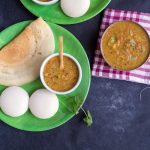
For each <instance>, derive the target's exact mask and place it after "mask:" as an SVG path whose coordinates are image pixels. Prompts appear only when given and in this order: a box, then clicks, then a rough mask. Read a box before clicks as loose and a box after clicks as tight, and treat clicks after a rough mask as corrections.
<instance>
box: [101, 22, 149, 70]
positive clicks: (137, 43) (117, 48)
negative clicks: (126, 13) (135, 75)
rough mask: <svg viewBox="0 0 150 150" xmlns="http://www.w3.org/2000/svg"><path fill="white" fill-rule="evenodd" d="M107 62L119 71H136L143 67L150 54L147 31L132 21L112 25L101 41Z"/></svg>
mask: <svg viewBox="0 0 150 150" xmlns="http://www.w3.org/2000/svg"><path fill="white" fill-rule="evenodd" d="M101 51H102V55H103V57H104V59H105V61H106V62H107V63H108V64H109V65H110V66H112V67H113V68H116V69H118V70H134V69H136V68H138V67H140V66H141V65H143V64H144V63H145V62H146V61H147V59H148V58H149V54H150V38H149V35H148V34H147V32H146V31H145V29H144V28H143V27H142V26H140V25H139V24H137V23H135V22H132V21H119V22H115V23H113V24H112V25H110V26H109V27H108V28H107V29H106V31H105V32H104V34H103V36H102V39H101Z"/></svg>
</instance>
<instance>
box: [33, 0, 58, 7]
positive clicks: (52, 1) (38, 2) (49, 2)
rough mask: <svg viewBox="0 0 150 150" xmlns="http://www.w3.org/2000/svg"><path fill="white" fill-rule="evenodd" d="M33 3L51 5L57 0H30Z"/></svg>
mask: <svg viewBox="0 0 150 150" xmlns="http://www.w3.org/2000/svg"><path fill="white" fill-rule="evenodd" d="M32 1H33V2H34V3H36V4H39V5H45V6H47V5H52V4H55V3H56V2H58V1H59V0H51V1H48V2H42V1H40V0H32Z"/></svg>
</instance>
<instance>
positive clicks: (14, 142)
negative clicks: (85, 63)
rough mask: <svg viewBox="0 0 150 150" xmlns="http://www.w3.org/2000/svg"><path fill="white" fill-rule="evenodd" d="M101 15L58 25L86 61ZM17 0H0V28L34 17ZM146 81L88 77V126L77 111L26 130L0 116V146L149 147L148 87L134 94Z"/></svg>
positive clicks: (133, 4)
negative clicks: (49, 125) (54, 124)
mask: <svg viewBox="0 0 150 150" xmlns="http://www.w3.org/2000/svg"><path fill="white" fill-rule="evenodd" d="M109 7H110V8H116V9H126V10H137V11H143V12H148V13H150V1H149V0H112V2H111V4H110V5H109ZM101 17H102V15H101V14H100V15H98V16H96V17H95V18H93V19H91V20H89V21H87V22H85V23H81V24H78V25H72V26H64V27H65V28H67V29H68V30H70V31H71V32H72V33H73V34H74V35H75V36H76V37H77V38H78V39H79V40H80V41H81V43H82V44H83V46H84V48H85V49H86V52H87V54H88V57H89V60H90V62H91V63H92V60H93V55H94V49H95V45H96V39H97V35H98V29H99V23H100V22H101ZM35 18H36V17H35V16H33V15H31V14H30V13H29V12H28V11H27V10H26V9H25V8H24V7H23V6H22V5H21V3H20V1H19V0H1V1H0V30H3V29H5V28H6V27H8V26H10V25H12V24H14V23H17V22H20V21H23V20H28V19H35ZM144 87H146V85H142V84H136V83H131V82H125V81H117V80H108V79H101V78H95V77H92V83H91V88H90V92H89V95H88V98H87V100H86V103H85V105H84V107H85V108H88V109H89V110H90V111H91V113H92V115H93V119H94V124H93V125H92V127H91V128H86V126H85V125H84V124H83V123H82V117H83V114H82V113H80V114H79V115H78V116H76V117H74V118H73V119H72V120H70V121H69V122H68V123H66V124H65V125H63V126H61V127H59V128H56V129H54V130H50V131H46V132H39V133H31V132H24V131H19V130H16V129H14V128H11V127H9V126H8V125H6V124H5V123H2V122H0V150H150V98H149V91H147V92H145V93H144V95H143V100H142V101H140V100H139V92H140V91H141V89H142V88H144Z"/></svg>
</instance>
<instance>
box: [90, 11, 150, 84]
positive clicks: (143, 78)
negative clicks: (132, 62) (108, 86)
mask: <svg viewBox="0 0 150 150" xmlns="http://www.w3.org/2000/svg"><path fill="white" fill-rule="evenodd" d="M119 20H132V21H135V22H137V23H139V24H140V25H142V26H143V27H144V28H145V29H146V31H147V32H148V34H149V36H150V14H148V13H142V12H136V11H124V10H114V9H106V10H105V12H104V17H103V20H102V24H101V26H100V33H99V38H98V42H97V48H96V51H95V57H94V64H93V69H92V75H93V76H97V77H104V78H109V79H119V80H126V81H133V82H139V83H144V84H150V59H149V60H148V61H147V62H146V63H145V64H144V65H143V66H141V67H140V68H138V69H136V70H133V71H119V70H116V69H113V68H111V67H110V66H109V65H107V63H106V62H105V60H104V59H103V57H102V55H101V50H100V40H101V36H102V34H103V32H104V31H105V29H106V28H107V27H108V26H109V25H110V24H112V23H113V22H116V21H119Z"/></svg>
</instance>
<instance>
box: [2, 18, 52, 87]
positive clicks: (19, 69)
mask: <svg viewBox="0 0 150 150" xmlns="http://www.w3.org/2000/svg"><path fill="white" fill-rule="evenodd" d="M54 49H55V41H54V36H53V33H52V30H51V28H50V27H49V26H48V25H47V23H46V22H45V21H44V20H43V19H42V18H38V19H37V20H35V21H33V22H32V23H31V24H30V25H28V26H27V27H26V28H25V29H24V31H23V32H22V33H20V35H18V36H17V37H16V38H15V39H14V40H12V41H11V42H10V43H9V44H7V45H6V46H5V47H3V48H2V49H1V51H0V84H2V85H5V86H11V85H22V84H25V83H28V82H31V81H33V80H35V79H36V78H37V77H38V76H39V72H40V66H41V63H42V61H43V60H44V59H45V58H46V57H47V56H49V55H50V54H52V53H53V52H54Z"/></svg>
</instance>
